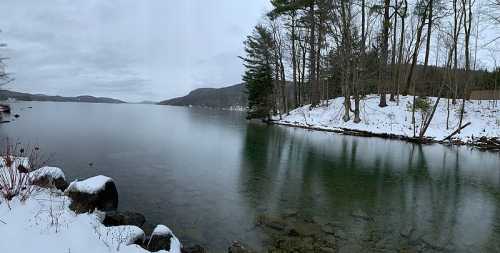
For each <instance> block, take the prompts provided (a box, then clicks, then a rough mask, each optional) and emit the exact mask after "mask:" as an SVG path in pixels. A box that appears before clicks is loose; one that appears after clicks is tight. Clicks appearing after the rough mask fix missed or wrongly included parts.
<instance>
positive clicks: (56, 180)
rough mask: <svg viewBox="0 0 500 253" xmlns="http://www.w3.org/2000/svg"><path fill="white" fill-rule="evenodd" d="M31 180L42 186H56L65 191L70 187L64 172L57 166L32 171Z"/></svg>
mask: <svg viewBox="0 0 500 253" xmlns="http://www.w3.org/2000/svg"><path fill="white" fill-rule="evenodd" d="M30 181H31V183H32V184H34V185H38V186H40V187H45V188H47V187H55V188H57V189H59V190H61V191H64V190H65V189H66V188H67V187H68V183H67V182H66V176H65V175H64V172H63V171H62V170H61V169H60V168H57V167H47V166H46V167H42V168H40V169H37V170H34V171H32V172H30Z"/></svg>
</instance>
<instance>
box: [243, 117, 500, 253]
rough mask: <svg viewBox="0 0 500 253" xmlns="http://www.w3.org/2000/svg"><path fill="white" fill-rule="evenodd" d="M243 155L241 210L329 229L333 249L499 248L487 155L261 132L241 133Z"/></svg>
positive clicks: (493, 172) (492, 161)
mask: <svg viewBox="0 0 500 253" xmlns="http://www.w3.org/2000/svg"><path fill="white" fill-rule="evenodd" d="M263 136H265V137H266V138H263ZM243 154H244V155H243V156H242V157H243V163H242V166H241V170H242V172H241V174H240V184H239V185H240V188H241V189H242V192H243V193H245V194H244V195H243V197H244V198H245V199H246V200H247V204H248V207H249V208H252V209H253V208H255V209H257V211H258V212H260V213H266V214H270V215H279V214H280V213H283V210H286V209H295V210H298V212H299V214H300V215H301V216H302V217H304V219H306V220H307V219H312V218H317V219H320V220H321V219H322V220H326V221H328V222H331V223H333V224H337V225H339V228H340V229H339V230H341V231H339V234H342V235H341V236H340V237H344V238H339V245H340V247H343V246H345V247H347V246H349V244H358V245H362V247H363V248H365V249H370V248H373V249H375V248H376V247H378V246H380V244H383V246H384V247H385V248H386V249H387V248H388V249H394V250H397V249H404V248H418V247H425V245H426V247H427V248H426V249H434V250H443V249H447V250H452V251H469V250H473V251H482V252H485V251H495V250H498V247H499V245H500V244H499V239H498V238H500V237H499V236H500V233H499V232H500V231H499V229H498V228H499V225H498V224H500V223H499V218H500V217H499V216H498V205H499V204H498V203H499V194H498V192H499V176H500V171H499V164H500V158H499V156H498V155H496V154H492V153H482V152H477V151H473V150H469V149H467V148H463V147H461V148H457V147H446V146H442V145H429V146H421V145H411V144H407V143H403V142H398V141H389V140H382V139H377V138H353V137H349V136H340V135H335V134H329V133H317V132H309V131H305V130H302V129H290V128H283V127H266V126H262V125H258V126H250V127H248V128H247V133H246V137H245V148H244V151H243ZM359 216H361V217H366V218H367V219H366V220H363V219H361V220H360V219H359V218H360V217H359ZM422 245H424V246H422ZM349 249H352V248H349Z"/></svg>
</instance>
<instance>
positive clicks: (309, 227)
mask: <svg viewBox="0 0 500 253" xmlns="http://www.w3.org/2000/svg"><path fill="white" fill-rule="evenodd" d="M320 232H321V229H320V227H319V225H317V224H314V223H308V222H296V223H294V224H291V225H290V227H289V232H288V234H289V235H295V236H305V237H306V236H316V235H318V234H319V233H320Z"/></svg>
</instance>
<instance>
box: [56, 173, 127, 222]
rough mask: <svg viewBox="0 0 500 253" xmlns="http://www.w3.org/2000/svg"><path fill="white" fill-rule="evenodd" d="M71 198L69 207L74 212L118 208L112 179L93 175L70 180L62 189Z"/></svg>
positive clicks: (113, 209)
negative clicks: (79, 179) (64, 188)
mask: <svg viewBox="0 0 500 253" xmlns="http://www.w3.org/2000/svg"><path fill="white" fill-rule="evenodd" d="M64 194H65V195H67V196H68V197H70V198H71V204H70V205H69V208H70V209H71V210H73V211H75V212H76V213H86V212H92V211H94V210H95V209H98V210H101V211H115V210H116V209H117V208H118V191H117V190H116V186H115V183H114V181H113V179H111V178H109V177H105V176H95V177H91V178H89V179H86V180H83V181H75V182H72V183H71V184H70V185H69V186H68V188H67V189H66V190H65V191H64Z"/></svg>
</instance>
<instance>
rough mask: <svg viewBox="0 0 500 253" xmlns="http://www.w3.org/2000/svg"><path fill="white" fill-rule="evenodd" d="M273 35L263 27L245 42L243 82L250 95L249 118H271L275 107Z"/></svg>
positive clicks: (259, 27)
mask: <svg viewBox="0 0 500 253" xmlns="http://www.w3.org/2000/svg"><path fill="white" fill-rule="evenodd" d="M272 47H273V41H272V34H271V33H270V32H269V31H268V30H267V29H266V28H265V27H264V26H261V25H258V26H256V27H255V29H254V31H253V33H252V35H250V36H248V37H247V40H246V41H245V52H246V57H241V59H243V61H244V65H245V67H246V71H245V74H244V75H243V81H244V82H245V83H246V88H247V94H248V115H247V118H249V119H251V118H266V117H267V118H269V117H270V113H271V110H272V107H273V101H272V97H273V76H272V73H273V70H272V67H271V62H272Z"/></svg>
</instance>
